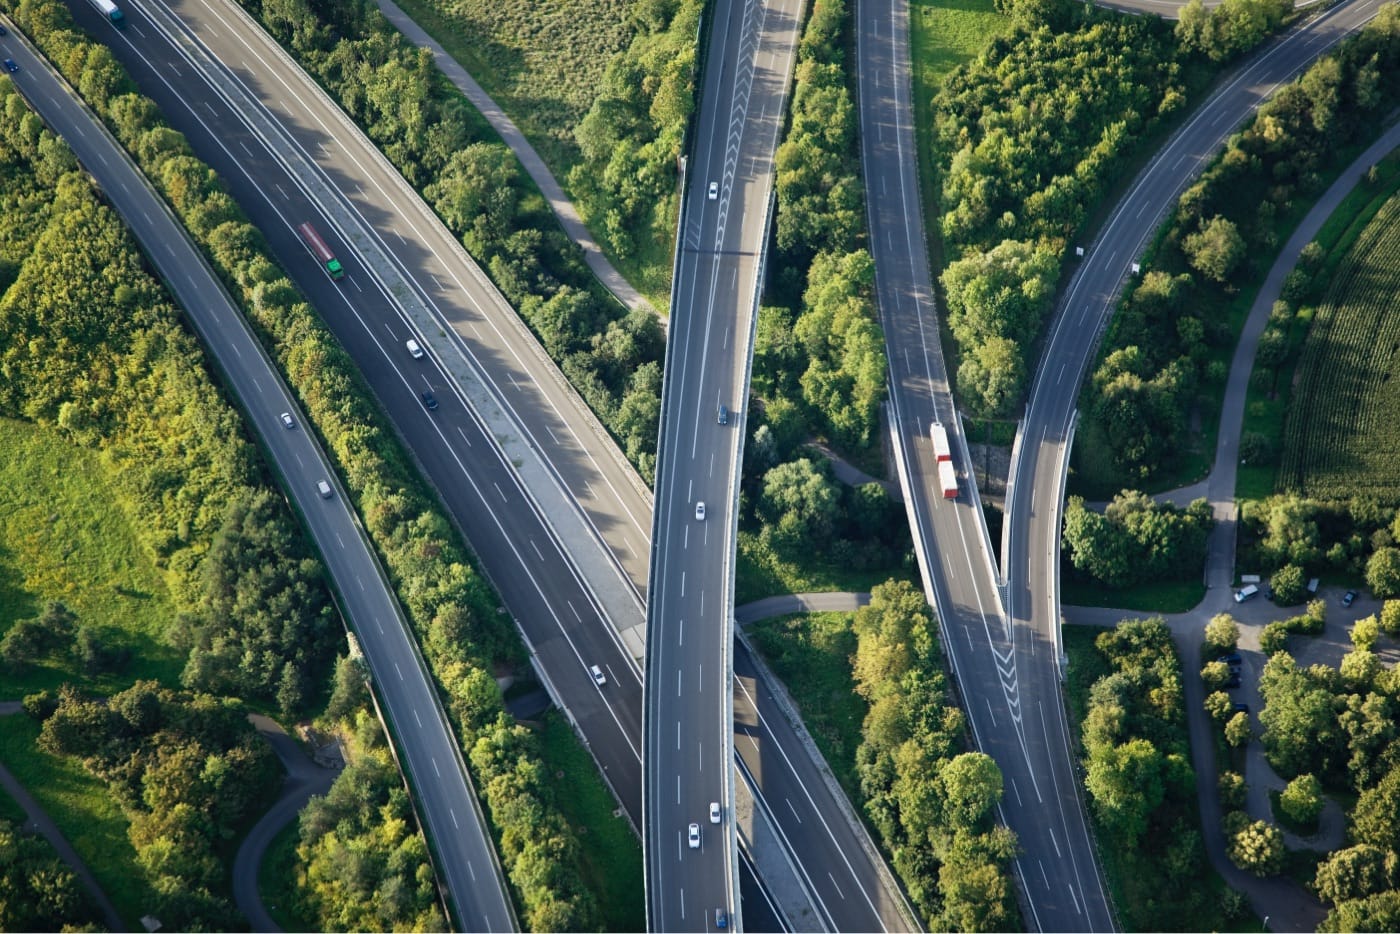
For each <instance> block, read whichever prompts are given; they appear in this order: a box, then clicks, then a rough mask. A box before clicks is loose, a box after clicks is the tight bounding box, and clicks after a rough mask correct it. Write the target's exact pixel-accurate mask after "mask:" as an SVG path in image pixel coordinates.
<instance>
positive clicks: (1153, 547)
mask: <svg viewBox="0 0 1400 934" xmlns="http://www.w3.org/2000/svg"><path fill="white" fill-rule="evenodd" d="M1213 521H1214V520H1213V519H1212V517H1211V511H1210V505H1209V504H1208V503H1207V502H1206V501H1205V500H1204V499H1198V500H1196V501H1195V502H1193V503H1192V504H1191V505H1190V506H1188V507H1187V508H1186V509H1184V510H1183V509H1178V508H1177V507H1176V506H1175V505H1173V504H1171V503H1156V502H1153V501H1152V500H1151V499H1150V498H1149V497H1148V496H1147V495H1146V494H1144V493H1141V492H1136V491H1132V490H1124V491H1122V492H1121V493H1119V494H1118V496H1116V497H1114V499H1113V502H1112V503H1110V504H1109V505H1108V508H1107V509H1106V510H1105V511H1104V513H1103V515H1100V514H1098V513H1096V512H1094V511H1093V510H1091V509H1089V508H1088V507H1086V506H1085V505H1084V500H1083V498H1082V497H1078V496H1072V497H1070V500H1069V505H1068V506H1067V507H1066V509H1065V530H1064V547H1065V550H1066V551H1067V552H1068V557H1069V560H1070V562H1071V563H1072V564H1073V565H1074V567H1075V569H1076V570H1078V571H1080V572H1083V573H1084V574H1085V575H1087V576H1089V577H1092V578H1093V579H1094V580H1096V581H1099V582H1100V583H1102V584H1103V585H1104V586H1106V587H1111V588H1115V589H1117V588H1124V587H1130V586H1132V585H1133V584H1137V583H1141V582H1144V581H1149V580H1164V579H1175V578H1181V577H1185V576H1186V575H1188V574H1197V573H1199V568H1200V565H1201V562H1202V561H1204V560H1205V546H1206V538H1207V536H1208V535H1209V534H1210V528H1211V525H1212V524H1213Z"/></svg>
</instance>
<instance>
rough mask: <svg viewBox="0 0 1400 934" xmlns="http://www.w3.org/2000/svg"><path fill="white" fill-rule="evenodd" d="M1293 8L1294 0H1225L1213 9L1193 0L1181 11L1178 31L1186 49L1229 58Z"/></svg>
mask: <svg viewBox="0 0 1400 934" xmlns="http://www.w3.org/2000/svg"><path fill="white" fill-rule="evenodd" d="M1292 9H1293V3H1292V0H1223V2H1222V3H1221V4H1220V5H1219V6H1217V7H1215V8H1214V9H1211V10H1206V8H1205V7H1204V5H1203V4H1202V3H1201V0H1190V2H1189V3H1187V4H1186V5H1185V6H1183V7H1182V8H1181V9H1180V10H1179V11H1178V17H1179V19H1178V20H1177V25H1176V35H1177V38H1178V39H1180V40H1181V47H1182V48H1183V49H1184V50H1185V51H1187V52H1190V53H1193V54H1195V55H1199V56H1200V57H1202V58H1207V59H1209V60H1210V61H1213V62H1225V61H1229V60H1230V59H1233V58H1236V57H1238V56H1240V55H1242V54H1244V53H1245V52H1248V51H1249V50H1250V49H1252V48H1254V47H1255V46H1257V45H1258V44H1259V43H1260V42H1262V41H1263V40H1264V38H1265V37H1266V36H1268V35H1269V33H1271V32H1273V31H1274V30H1276V29H1278V27H1279V25H1280V24H1281V23H1282V22H1283V19H1284V17H1285V16H1286V15H1287V14H1288V13H1289V12H1290V11H1291V10H1292Z"/></svg>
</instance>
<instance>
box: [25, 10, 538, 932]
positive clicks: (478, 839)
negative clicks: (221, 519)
mask: <svg viewBox="0 0 1400 934" xmlns="http://www.w3.org/2000/svg"><path fill="white" fill-rule="evenodd" d="M86 25H88V28H90V29H93V30H94V31H96V32H97V34H98V35H104V34H105V33H104V32H103V31H102V30H105V31H106V32H108V33H110V32H113V30H112V28H111V27H110V25H107V24H106V23H105V22H104V21H101V20H98V21H97V22H96V23H92V22H89V23H87V24H86ZM14 45H15V44H14V43H10V46H11V47H10V48H9V51H10V52H11V57H13V58H14V59H15V60H16V62H18V63H20V67H21V71H20V73H19V74H16V75H13V76H12V78H13V79H15V80H16V82H17V84H18V85H19V87H20V89H21V90H22V91H23V92H24V94H25V96H26V97H27V98H28V99H29V100H30V101H31V103H32V104H33V105H34V106H35V109H37V110H38V111H39V112H40V113H41V115H42V116H43V117H44V119H45V121H46V122H47V123H48V124H49V125H50V126H51V127H53V128H54V130H55V131H56V132H58V133H59V134H60V135H61V136H63V137H64V138H65V139H66V140H68V141H69V145H70V146H72V148H73V150H74V152H75V153H76V154H77V156H78V158H79V160H80V161H81V162H82V163H83V165H84V167H86V168H87V169H88V171H89V172H91V173H92V175H93V176H94V177H95V178H97V180H98V183H99V184H100V185H101V187H102V190H103V192H104V193H105V195H106V196H107V198H108V200H109V202H110V203H111V204H112V206H113V207H114V209H115V210H117V211H118V213H120V214H121V215H122V216H123V217H124V218H125V219H126V221H127V224H128V225H129V226H130V228H131V230H132V232H133V233H134V234H135V235H136V237H137V239H138V240H139V241H140V242H141V243H142V244H143V245H144V246H145V248H146V252H147V255H148V256H149V257H150V259H151V261H152V262H153V263H154V264H155V265H156V266H157V267H158V268H159V269H160V272H161V274H162V276H163V277H164V279H165V281H166V283H167V285H168V287H169V288H170V290H171V291H172V292H173V293H174V294H175V296H176V298H177V300H178V301H179V302H180V304H181V305H182V307H184V308H185V309H186V313H187V314H188V315H189V316H190V319H191V320H192V322H193V323H194V325H195V328H196V330H197V331H198V332H199V334H200V336H201V337H202V338H203V341H204V345H205V347H206V348H207V349H208V351H209V352H210V353H211V354H212V355H213V356H214V358H215V359H217V361H218V363H219V366H220V368H221V370H222V371H223V374H224V377H225V381H226V384H227V385H228V386H229V387H230V388H231V389H232V390H233V392H234V394H235V395H236V396H237V398H238V400H239V402H240V403H241V405H242V408H243V410H244V413H245V416H246V418H247V420H248V422H249V424H250V425H252V427H253V428H254V429H255V430H256V431H257V433H258V434H259V435H260V436H261V437H262V439H263V442H264V447H265V449H266V451H267V452H268V453H269V454H270V456H271V459H272V462H273V464H274V465H275V466H276V468H277V469H278V471H279V473H280V474H281V476H282V477H283V479H284V482H285V485H286V489H287V492H288V494H289V495H290V497H291V499H292V501H293V502H294V503H295V504H296V506H297V508H298V509H299V510H300V512H301V513H302V516H303V519H304V522H305V525H306V527H307V529H308V530H309V531H310V533H311V536H312V538H313V539H314V540H315V541H316V543H317V546H318V547H319V549H320V551H321V555H322V560H323V562H324V563H325V566H326V569H327V571H328V572H329V574H330V577H331V579H332V581H334V583H335V586H336V590H337V591H338V593H339V595H340V605H341V607H342V608H343V609H344V611H345V612H346V614H347V615H348V616H349V618H350V620H351V622H352V624H353V625H354V627H355V631H356V633H357V634H358V636H359V639H360V645H361V647H362V648H363V650H364V653H365V657H366V660H367V661H368V663H369V667H370V671H371V672H372V674H373V677H374V680H375V682H376V683H377V685H378V688H379V693H380V696H381V698H382V699H383V701H384V706H385V708H386V711H387V714H388V717H389V720H390V722H391V724H392V727H393V729H394V732H395V734H396V745H397V746H398V749H399V753H400V756H401V757H402V760H403V762H404V764H405V766H406V769H407V771H408V772H409V774H410V776H411V778H412V780H413V784H414V790H415V794H416V797H417V804H418V806H419V810H420V813H421V814H422V815H423V818H424V820H425V822H426V823H427V828H428V832H429V834H430V835H431V837H432V839H433V841H434V844H435V846H436V852H437V855H438V857H439V865H438V868H439V871H440V872H441V873H442V874H443V878H444V881H445V883H446V885H447V887H448V890H449V891H450V892H451V893H452V897H453V899H454V901H455V903H456V908H457V911H458V913H459V915H460V920H461V922H462V923H463V925H464V926H466V927H468V928H471V929H475V930H489V931H503V930H511V929H514V928H515V926H516V924H515V918H514V913H513V909H512V907H511V903H510V898H509V895H508V894H507V892H506V889H505V884H504V881H503V880H502V878H501V874H500V870H499V866H498V865H497V863H496V858H495V851H494V848H493V845H492V842H491V839H490V837H489V835H488V834H487V833H486V832H485V830H484V828H483V822H482V820H481V815H480V812H479V809H478V805H477V802H476V796H475V793H474V792H473V790H472V788H471V787H470V786H469V784H468V782H467V780H466V778H465V769H464V768H463V767H462V764H461V757H460V754H459V752H458V748H457V744H456V740H455V739H454V737H453V736H452V733H451V730H450V729H449V727H448V724H447V720H446V717H445V716H444V714H443V711H442V708H441V707H440V706H439V704H438V698H437V695H436V693H435V692H434V691H433V690H432V689H431V687H430V684H429V681H428V678H427V674H426V671H425V670H424V668H423V664H422V659H421V657H420V656H419V654H418V651H417V645H416V643H415V642H414V640H413V638H412V637H411V636H410V635H409V633H408V631H407V625H406V622H405V620H404V619H403V617H402V616H401V615H400V613H399V607H398V603H397V601H396V599H395V597H394V595H393V593H392V592H391V590H390V588H389V585H388V580H387V578H386V577H385V575H384V573H383V571H382V569H381V568H380V567H379V564H378V562H377V560H376V559H375V557H374V555H373V552H372V551H371V549H370V547H369V544H368V542H367V540H366V539H365V538H364V536H363V535H362V531H361V528H360V525H359V522H358V520H357V518H356V516H355V514H354V512H353V510H352V509H351V508H350V506H349V504H348V502H347V500H346V497H345V493H344V491H343V490H342V489H341V488H340V485H339V483H338V481H337V480H336V478H335V474H334V473H333V472H332V470H331V469H330V466H329V463H328V461H327V459H326V457H325V454H324V452H323V451H322V450H321V448H320V446H319V445H318V444H317V441H316V438H315V436H314V434H313V433H312V432H310V431H308V430H306V422H305V419H304V417H302V416H301V414H300V412H299V410H298V408H297V406H296V404H295V402H294V400H293V398H292V396H291V393H290V391H289V390H288V389H287V387H286V386H285V385H284V384H283V382H282V380H281V378H280V377H279V375H278V374H277V372H276V370H275V369H274V368H273V366H272V364H271V362H270V360H269V359H268V358H267V357H266V355H265V354H264V353H263V351H262V348H261V346H260V345H259V344H258V342H257V339H256V338H255V337H254V336H253V334H252V332H251V331H250V330H249V328H248V327H247V325H246V323H245V322H244V320H243V317H242V315H241V313H240V312H239V311H238V309H237V308H236V307H235V306H234V305H233V304H232V302H231V301H230V300H229V298H228V296H227V295H226V294H225V293H224V291H223V289H222V287H221V286H220V285H219V284H218V282H217V280H216V279H215V278H214V276H213V273H212V272H211V271H210V270H209V268H208V267H207V266H206V265H205V262H204V259H203V257H202V256H201V255H200V253H199V251H198V250H197V249H196V248H195V246H194V244H193V243H191V242H190V241H189V239H188V237H187V236H186V235H185V232H184V230H183V228H182V227H181V226H180V225H179V223H178V222H177V221H176V220H175V218H174V217H173V216H172V215H171V214H170V213H169V211H168V210H167V209H166V208H165V206H164V204H163V202H161V201H160V200H159V199H158V197H157V196H156V195H155V194H154V192H152V191H151V190H150V189H149V188H148V187H147V186H146V184H145V180H144V179H143V178H142V177H141V175H140V174H139V173H138V172H137V170H136V169H135V167H134V166H133V165H131V164H130V163H129V162H128V161H127V160H126V158H125V156H124V155H123V154H122V153H121V152H120V150H119V149H118V147H117V146H116V144H115V142H114V141H113V140H112V139H111V138H110V137H109V136H108V135H106V133H105V132H101V131H99V130H98V128H97V125H96V123H95V121H94V120H93V118H92V116H91V114H90V112H89V111H87V110H86V109H84V108H82V107H81V106H80V105H79V104H78V103H77V102H76V101H74V100H73V99H71V98H70V97H68V96H67V95H66V93H65V90H66V88H64V87H63V86H61V85H60V84H59V82H58V81H57V80H56V78H55V77H54V76H53V75H52V74H51V73H50V72H49V71H48V70H47V68H46V67H45V66H44V65H43V63H41V62H40V61H39V60H38V59H37V58H35V57H34V56H32V55H30V53H29V51H28V49H27V48H24V47H20V48H13V47H12V46H14ZM283 412H288V413H295V414H294V416H293V417H294V419H295V424H296V427H295V428H291V429H288V428H286V427H284V426H283V424H282V422H281V420H280V414H281V413H283ZM322 480H324V481H326V482H328V483H329V484H330V494H329V495H328V496H323V495H321V494H320V493H319V492H318V490H317V483H318V481H322Z"/></svg>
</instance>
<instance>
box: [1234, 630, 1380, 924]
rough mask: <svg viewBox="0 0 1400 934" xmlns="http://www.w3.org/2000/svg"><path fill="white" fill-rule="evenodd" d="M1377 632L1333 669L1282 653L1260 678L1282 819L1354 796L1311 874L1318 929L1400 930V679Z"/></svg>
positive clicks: (1358, 641) (1362, 638)
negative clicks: (1334, 840) (1323, 907)
mask: <svg viewBox="0 0 1400 934" xmlns="http://www.w3.org/2000/svg"><path fill="white" fill-rule="evenodd" d="M1378 630H1379V624H1378V623H1377V621H1376V620H1375V618H1374V617H1372V618H1368V619H1366V620H1361V621H1359V622H1358V623H1357V625H1356V628H1355V631H1354V632H1353V636H1352V643H1353V646H1352V650H1351V651H1350V652H1348V653H1347V654H1346V655H1345V656H1343V658H1342V662H1341V666H1340V668H1331V667H1328V666H1326V665H1312V666H1310V667H1307V668H1303V667H1301V666H1299V665H1298V663H1297V662H1296V661H1294V659H1293V657H1292V656H1291V655H1289V654H1288V653H1287V652H1283V651H1279V652H1276V653H1274V654H1273V655H1272V656H1271V657H1270V659H1269V662H1268V664H1267V665H1265V667H1264V672H1263V674H1262V675H1261V677H1260V679H1259V691H1260V694H1261V695H1263V698H1264V709H1263V711H1261V712H1260V715H1259V720H1260V722H1261V723H1262V724H1263V725H1264V749H1265V753H1266V755H1267V756H1268V757H1269V763H1270V764H1271V765H1272V766H1273V767H1274V769H1275V770H1276V771H1277V772H1278V773H1279V774H1280V775H1282V776H1284V777H1285V778H1292V779H1293V780H1292V781H1290V782H1289V784H1288V787H1287V788H1286V789H1285V790H1284V792H1283V794H1282V795H1281V796H1280V802H1279V803H1280V806H1281V807H1282V808H1283V809H1284V811H1285V813H1286V814H1288V815H1289V816H1290V817H1291V819H1293V820H1298V821H1300V822H1306V819H1307V818H1309V817H1312V818H1313V819H1315V816H1316V813H1317V812H1318V810H1319V809H1320V807H1321V804H1322V800H1321V799H1322V795H1323V794H1324V793H1326V792H1332V793H1336V794H1340V795H1341V796H1343V798H1342V800H1346V799H1347V798H1349V797H1350V796H1353V795H1354V796H1356V797H1355V801H1356V804H1355V807H1354V808H1353V809H1352V812H1351V814H1350V820H1349V822H1348V836H1349V842H1350V845H1349V846H1346V847H1343V848H1341V849H1338V850H1335V851H1334V852H1332V853H1331V854H1329V855H1328V856H1327V858H1326V859H1324V860H1323V861H1322V862H1321V863H1320V864H1319V865H1318V867H1317V874H1316V878H1315V882H1314V885H1315V887H1316V890H1317V893H1318V896H1319V897H1320V898H1322V899H1323V900H1324V901H1325V902H1330V903H1331V904H1332V910H1331V912H1330V913H1329V915H1328V917H1327V920H1326V921H1325V922H1324V923H1323V925H1322V927H1321V928H1320V930H1324V931H1384V930H1395V929H1396V928H1397V926H1400V742H1397V740H1400V734H1398V733H1397V731H1400V726H1397V724H1400V671H1397V669H1395V668H1393V667H1391V668H1387V667H1384V666H1383V665H1381V664H1380V663H1379V660H1378V659H1377V658H1376V656H1375V655H1374V653H1373V652H1372V645H1373V643H1374V641H1375V638H1376V635H1377V632H1378ZM1295 786H1296V787H1295Z"/></svg>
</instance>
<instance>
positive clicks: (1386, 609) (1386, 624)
mask: <svg viewBox="0 0 1400 934" xmlns="http://www.w3.org/2000/svg"><path fill="white" fill-rule="evenodd" d="M1380 622H1381V629H1382V630H1383V631H1385V632H1386V633H1387V634H1389V635H1392V636H1396V635H1400V600H1387V601H1385V603H1384V604H1383V605H1382V606H1381V620H1380Z"/></svg>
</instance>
